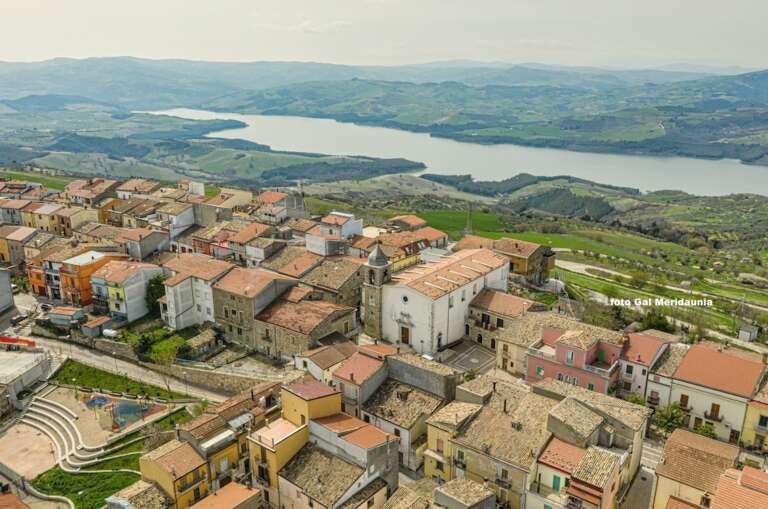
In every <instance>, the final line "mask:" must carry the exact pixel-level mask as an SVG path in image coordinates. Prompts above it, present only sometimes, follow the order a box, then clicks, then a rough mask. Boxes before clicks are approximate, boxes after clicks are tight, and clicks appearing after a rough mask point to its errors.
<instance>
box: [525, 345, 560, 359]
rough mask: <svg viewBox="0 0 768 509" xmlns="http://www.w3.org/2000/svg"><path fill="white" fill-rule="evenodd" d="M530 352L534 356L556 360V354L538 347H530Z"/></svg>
mask: <svg viewBox="0 0 768 509" xmlns="http://www.w3.org/2000/svg"><path fill="white" fill-rule="evenodd" d="M528 353H529V354H530V355H533V356H534V357H540V358H542V359H548V360H550V361H553V360H555V354H553V353H547V352H542V351H541V350H537V349H536V347H533V346H529V347H528Z"/></svg>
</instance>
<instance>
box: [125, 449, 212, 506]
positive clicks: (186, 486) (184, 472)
mask: <svg viewBox="0 0 768 509" xmlns="http://www.w3.org/2000/svg"><path fill="white" fill-rule="evenodd" d="M139 469H140V470H141V478H142V479H143V480H144V481H147V482H152V483H155V484H156V485H157V486H159V487H160V489H162V490H163V491H164V492H165V494H166V495H167V496H168V498H170V499H171V500H173V502H174V505H173V507H174V508H175V509H187V508H188V507H190V506H192V505H193V504H194V503H196V502H198V501H199V500H200V499H202V498H203V497H205V496H206V495H208V465H207V464H206V462H205V459H204V458H203V457H202V456H200V455H199V454H198V453H197V451H195V449H194V447H192V446H191V445H190V444H188V443H185V442H180V441H179V440H175V439H174V440H171V441H170V442H166V443H165V444H163V445H161V446H160V447H158V448H157V449H154V450H152V451H150V452H148V453H146V454H144V455H143V456H141V458H139Z"/></svg>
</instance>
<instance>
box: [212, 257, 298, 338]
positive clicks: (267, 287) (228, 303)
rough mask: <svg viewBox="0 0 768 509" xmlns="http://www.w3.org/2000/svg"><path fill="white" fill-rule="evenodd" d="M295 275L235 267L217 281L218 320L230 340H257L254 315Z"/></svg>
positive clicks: (215, 304)
mask: <svg viewBox="0 0 768 509" xmlns="http://www.w3.org/2000/svg"><path fill="white" fill-rule="evenodd" d="M296 284H297V281H296V280H295V279H292V278H289V277H286V276H281V275H280V274H275V273H274V272H268V271H265V270H261V269H245V268H242V267H235V268H234V269H232V270H231V271H229V272H228V273H227V274H226V275H224V276H223V277H222V278H221V279H219V280H218V281H216V283H215V284H214V285H213V312H214V320H215V322H216V324H218V325H219V326H220V327H221V329H222V330H223V333H224V338H225V339H226V340H227V341H233V342H236V343H239V344H242V345H248V346H252V345H254V344H256V337H255V334H256V328H255V327H254V319H255V318H256V316H258V315H259V313H261V312H262V311H263V310H264V309H265V308H266V307H267V306H269V305H270V304H271V303H272V302H274V301H275V300H276V299H278V298H279V297H280V296H281V295H282V294H283V293H285V292H286V291H287V290H288V289H290V288H291V287H293V286H295V285H296Z"/></svg>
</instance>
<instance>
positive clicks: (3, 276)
mask: <svg viewBox="0 0 768 509" xmlns="http://www.w3.org/2000/svg"><path fill="white" fill-rule="evenodd" d="M11 284H12V283H11V271H10V270H8V269H4V268H0V313H3V312H5V310H6V309H9V308H12V307H13V306H14V301H13V287H12V286H11Z"/></svg>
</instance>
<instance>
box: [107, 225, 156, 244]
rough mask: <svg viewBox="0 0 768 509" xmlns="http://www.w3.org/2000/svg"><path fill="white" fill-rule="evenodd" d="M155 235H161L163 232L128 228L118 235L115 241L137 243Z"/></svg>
mask: <svg viewBox="0 0 768 509" xmlns="http://www.w3.org/2000/svg"><path fill="white" fill-rule="evenodd" d="M155 233H157V234H163V232H159V231H157V230H150V229H149V228H128V229H126V230H124V231H123V232H121V233H120V235H119V236H118V237H117V240H118V241H121V240H132V241H135V242H138V241H140V240H141V239H144V238H146V237H147V236H149V235H152V234H155ZM165 235H167V234H165Z"/></svg>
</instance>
